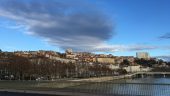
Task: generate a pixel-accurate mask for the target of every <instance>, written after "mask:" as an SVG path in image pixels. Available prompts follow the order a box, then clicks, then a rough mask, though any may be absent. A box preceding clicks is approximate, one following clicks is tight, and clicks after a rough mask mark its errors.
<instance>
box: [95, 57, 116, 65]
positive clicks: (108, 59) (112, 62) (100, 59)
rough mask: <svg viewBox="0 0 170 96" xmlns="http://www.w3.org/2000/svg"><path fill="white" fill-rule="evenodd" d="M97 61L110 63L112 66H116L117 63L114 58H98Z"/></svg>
mask: <svg viewBox="0 0 170 96" xmlns="http://www.w3.org/2000/svg"><path fill="white" fill-rule="evenodd" d="M96 61H97V62H98V63H110V64H114V63H115V59H114V58H107V57H99V58H96Z"/></svg>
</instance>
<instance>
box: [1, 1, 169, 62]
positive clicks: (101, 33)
mask: <svg viewBox="0 0 170 96" xmlns="http://www.w3.org/2000/svg"><path fill="white" fill-rule="evenodd" d="M169 4H170V1H169V0H0V49H2V50H3V51H16V50H40V49H42V50H55V51H63V50H65V49H67V48H72V49H73V50H76V51H89V52H102V53H112V54H113V55H118V56H121V55H125V56H126V55H132V56H135V52H139V51H144V52H149V53H150V55H151V56H157V57H164V58H165V57H166V59H168V58H169V57H170V43H169V42H170V19H169V17H170V10H169V9H170V6H169Z"/></svg>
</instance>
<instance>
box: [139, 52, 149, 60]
mask: <svg viewBox="0 0 170 96" xmlns="http://www.w3.org/2000/svg"><path fill="white" fill-rule="evenodd" d="M136 57H137V58H140V59H141V58H143V59H149V58H150V56H149V53H148V52H136Z"/></svg>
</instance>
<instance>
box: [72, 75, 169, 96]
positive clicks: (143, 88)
mask: <svg viewBox="0 0 170 96" xmlns="http://www.w3.org/2000/svg"><path fill="white" fill-rule="evenodd" d="M74 88H75V90H78V91H80V92H81V91H82V92H91V93H95V94H103V96H104V95H109V94H110V95H115V94H116V95H115V96H119V95H120V96H170V78H162V77H159V78H155V77H145V78H135V79H123V80H116V81H109V82H104V83H93V84H88V85H81V86H76V87H74Z"/></svg>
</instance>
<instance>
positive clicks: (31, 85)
mask: <svg viewBox="0 0 170 96" xmlns="http://www.w3.org/2000/svg"><path fill="white" fill-rule="evenodd" d="M130 76H131V75H121V76H108V77H98V78H97V77H95V78H86V79H76V80H66V81H0V92H15V93H31V94H47V95H57V96H58V95H61V96H87V95H88V96H95V95H90V94H87V93H79V91H77V90H65V89H67V88H71V87H74V86H81V85H86V84H90V83H91V84H93V83H95V82H96V83H97V82H106V81H112V80H118V79H125V78H131V77H130ZM97 96H98V95H97Z"/></svg>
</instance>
